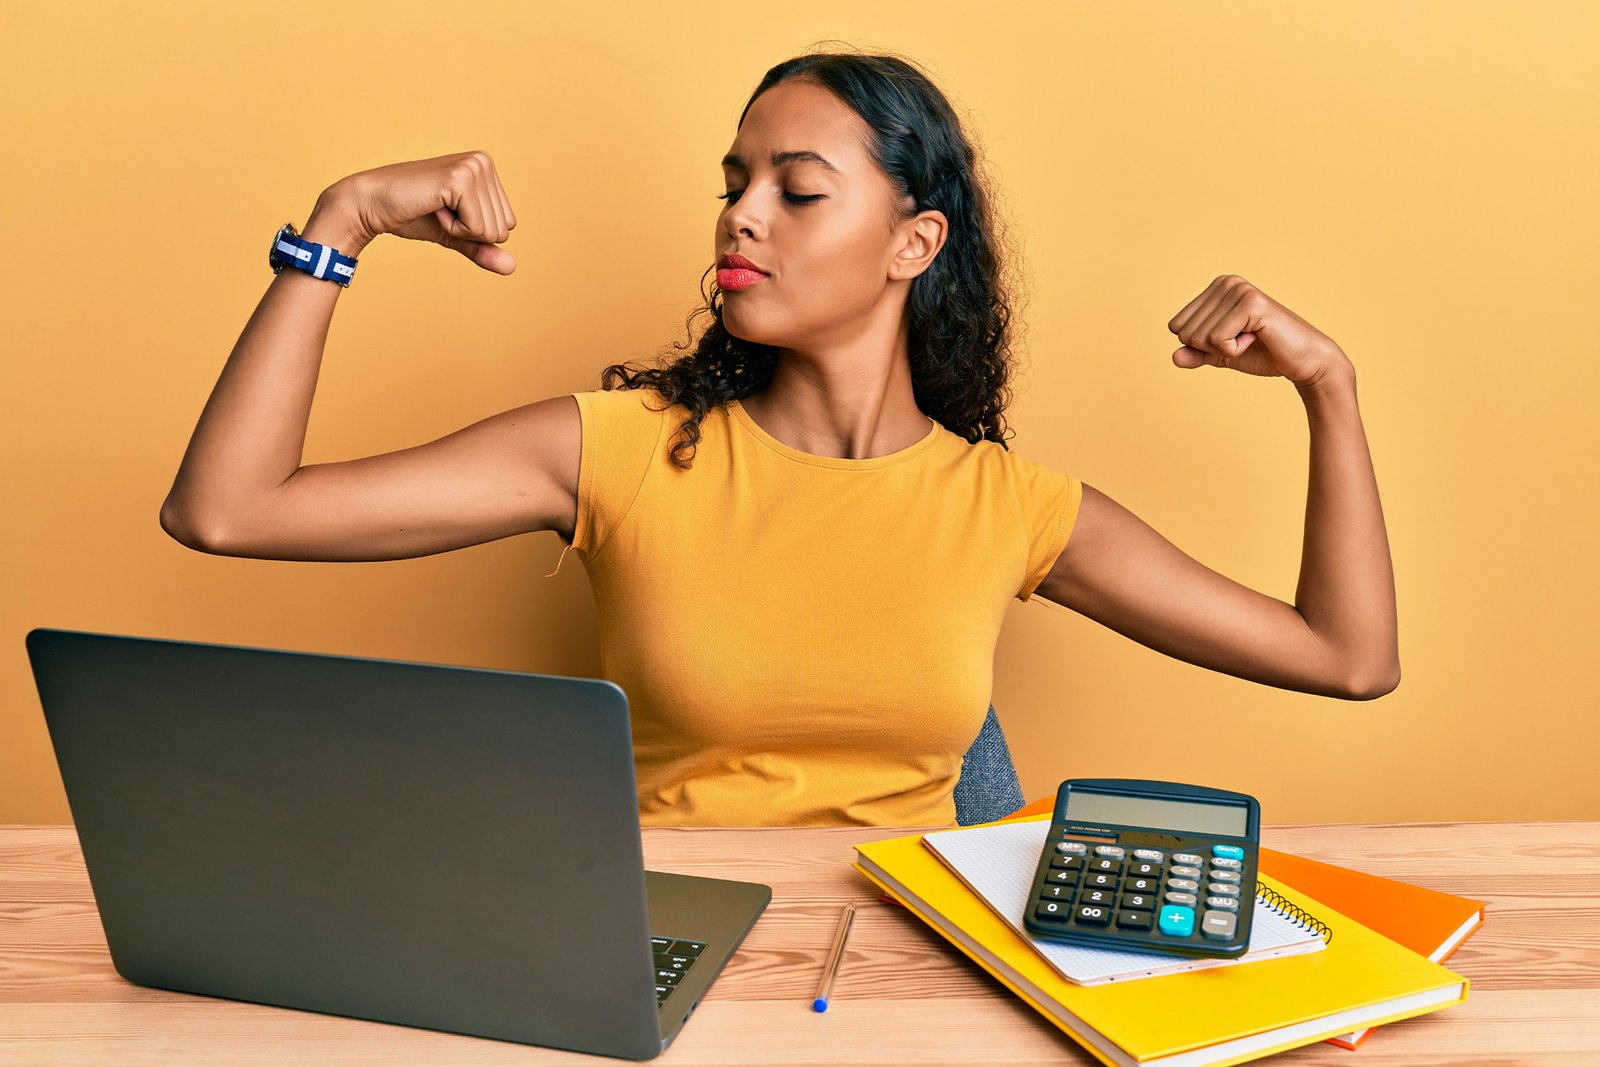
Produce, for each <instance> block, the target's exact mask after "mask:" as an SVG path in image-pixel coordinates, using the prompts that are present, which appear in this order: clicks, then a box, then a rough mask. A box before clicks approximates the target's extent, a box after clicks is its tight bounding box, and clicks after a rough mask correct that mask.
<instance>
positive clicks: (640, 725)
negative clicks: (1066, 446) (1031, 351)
mask: <svg viewBox="0 0 1600 1067" xmlns="http://www.w3.org/2000/svg"><path fill="white" fill-rule="evenodd" d="M572 395H573V396H574V397H576V399H577V401H578V407H579V411H580V412H581V415H582V421H583V451H582V457H581V460H580V468H579V478H578V480H579V489H578V515H577V526H576V528H575V530H574V535H573V543H572V545H573V548H574V549H575V550H576V551H577V553H578V555H579V558H581V559H582V560H583V562H584V566H585V567H586V568H587V570H588V572H589V580H590V583H591V584H592V585H593V587H594V593H595V601H596V604H597V606H598V610H599V616H600V644H601V666H602V673H603V674H604V676H605V677H606V678H608V679H610V680H611V681H613V682H615V683H616V684H617V685H619V686H620V687H621V688H622V690H623V692H625V693H626V694H627V696H628V703H629V706H630V708H631V710H632V721H633V741H634V754H635V761H636V768H637V771H638V786H639V808H640V819H641V821H642V822H643V823H644V824H645V825H647V826H652V825H653V826H662V825H678V826H689V825H694V826H773V825H777V826H800V825H812V826H819V825H883V826H913V825H930V824H950V823H953V822H954V821H955V804H954V801H953V800H952V799H951V793H952V790H954V788H955V784H956V780H957V778H958V777H959V776H960V773H961V758H962V756H963V755H964V754H965V753H966V751H967V748H968V747H969V746H970V745H971V744H972V740H973V738H974V737H976V736H977V733H978V728H979V726H981V725H982V723H983V717H984V714H985V713H986V712H987V710H988V707H989V703H990V698H991V692H992V687H993V680H994V678H993V675H994V650H995V643H996V641H997V640H998V638H999V635H1000V625H1001V623H1002V621H1003V620H1004V616H1005V610H1006V605H1007V604H1008V603H1010V601H1011V599H1012V598H1013V597H1015V598H1016V599H1019V600H1023V601H1026V600H1027V599H1028V598H1029V597H1030V596H1031V595H1032V593H1033V591H1034V589H1035V587H1037V586H1038V584H1039V583H1040V582H1041V581H1042V580H1043V579H1044V576H1045V575H1046V573H1048V572H1049V570H1050V567H1051V564H1053V563H1054V562H1055V560H1056V558H1057V557H1058V556H1059V555H1060V554H1061V551H1062V549H1063V548H1064V547H1066V543H1067V537H1068V535H1069V534H1070V533H1071V531H1072V526H1073V523H1074V521H1075V520H1076V518H1077V513H1078V504H1079V502H1080V500H1081V499H1082V493H1083V487H1082V483H1081V482H1080V481H1079V480H1078V479H1077V478H1075V477H1073V476H1072V475H1068V474H1063V473H1060V472H1057V471H1054V470H1051V469H1049V468H1047V467H1043V466H1041V465H1039V464H1036V463H1032V462H1030V461H1028V460H1025V459H1022V458H1021V457H1019V456H1017V455H1016V454H1015V453H1013V452H1008V451H1006V450H1005V449H1004V448H1002V447H1001V446H1000V445H998V444H996V443H994V442H991V441H982V442H979V443H978V444H969V443H968V442H967V441H966V440H964V439H963V438H961V437H959V436H957V435H956V434H953V433H951V432H950V431H949V430H946V429H945V428H944V427H942V426H939V425H937V424H935V425H934V426H933V427H932V428H931V429H930V430H929V431H928V435H927V436H926V437H924V438H923V439H922V440H921V441H919V442H917V443H916V444H914V445H911V446H910V447H908V448H904V449H901V450H900V451H898V452H895V453H892V454H891V455H887V456H878V457H875V458H872V459H839V458H835V457H831V456H815V455H811V454H809V453H805V452H801V451H799V450H797V449H794V448H791V447H789V446H788V445H785V444H784V443H782V442H781V441H779V440H777V439H776V438H775V437H773V436H771V435H770V434H768V433H767V432H766V431H764V430H762V429H761V428H760V427H759V426H758V425H756V423H755V421H754V420H753V419H751V418H750V416H749V414H748V413H747V412H746V411H745V410H744V408H743V407H742V406H741V405H740V404H739V403H738V401H733V402H732V403H730V404H729V405H727V406H726V407H717V408H713V409H712V410H711V411H710V412H709V413H708V414H707V415H706V417H705V419H704V420H703V421H702V422H701V424H700V432H701V439H700V442H699V444H698V446H697V448H696V451H695V455H694V459H693V466H692V467H691V468H690V469H689V470H687V471H685V470H682V469H680V468H678V467H676V466H674V465H673V464H672V462H671V460H670V447H671V443H672V439H673V437H674V435H675V433H676V431H677V427H678V424H679V423H680V422H682V420H683V419H684V418H685V417H686V416H687V412H686V410H685V409H684V408H683V407H681V406H680V405H672V406H670V407H667V406H666V405H665V404H664V402H663V401H662V399H661V396H660V394H658V393H656V392H655V391H654V390H653V389H618V390H610V391H606V390H599V391H594V392H585V393H574V394H572ZM652 408H663V409H664V410H660V411H656V410H652Z"/></svg>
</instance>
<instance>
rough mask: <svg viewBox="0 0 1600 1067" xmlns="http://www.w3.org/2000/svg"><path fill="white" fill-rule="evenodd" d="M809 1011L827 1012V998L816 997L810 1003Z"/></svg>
mask: <svg viewBox="0 0 1600 1067" xmlns="http://www.w3.org/2000/svg"><path fill="white" fill-rule="evenodd" d="M811 1010H812V1011H827V1010H828V998H827V997H818V998H817V999H816V1000H813V1001H812V1002H811Z"/></svg>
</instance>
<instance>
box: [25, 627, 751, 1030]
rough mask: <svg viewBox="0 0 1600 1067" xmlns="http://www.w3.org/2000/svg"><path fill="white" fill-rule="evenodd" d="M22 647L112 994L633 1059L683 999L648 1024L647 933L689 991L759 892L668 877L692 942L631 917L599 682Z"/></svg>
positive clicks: (746, 922)
mask: <svg viewBox="0 0 1600 1067" xmlns="http://www.w3.org/2000/svg"><path fill="white" fill-rule="evenodd" d="M27 647H28V653H29V657H30V659H31V661H32V664H33V670H34V676H35V680H36V682H37V684H38V688H39V695H40V701H41V704H42V706H43V708H44V713H45V718H46V721H47V724H48V727H49V731H50V738H51V742H52V744H53V745H54V747H55V751H56V758H57V762H58V764H59V766H60V769H61V776H62V781H63V784H64V785H65V787H66V791H67V798H68V802H69V804H70V806H71V809H72V815H73V820H74V822H75V823H76V826H77V831H78V837H79V841H80V843H81V845H82V848H83V855H84V861H85V865H86V867H87V869H88V873H89V878H90V883H91V886H92V888H93V891H94V896H95V901H96V904H97V906H98V907H99V910H100V914H101V919H102V923H103V925H104V927H105V932H106V940H107V943H108V945H109V946H110V950H111V958H112V961H113V963H114V965H115V966H116V969H117V971H118V972H119V973H120V974H121V975H123V977H125V978H127V979H128V980H129V981H132V982H136V983H138V984H141V985H148V986H157V987H161V988H166V989H175V990H182V991H186V992H193V993H203V994H208V995H211V996H220V997H229V998H233V999H238V1000H248V1001H257V1002H262V1003H267V1004H276V1005H281V1006H285V1007H293V1008H304V1009H309V1010H312V1011H318V1012H327V1013H331V1014H337V1015H348V1016H354V1017H358V1018H364V1019H374V1020H378V1021H383V1022H392V1023H400V1024H404V1025H409V1026H420V1027H427V1028H430V1029H436V1030H445V1031H453V1032H458V1033H464V1034H473V1035H477V1036H482V1037H492V1038H498V1039H501V1040H509V1041H518V1042H523V1043H527V1044H537V1045H549V1046H554V1047H558V1048H570V1049H576V1050H580V1051H584V1052H592V1053H599V1054H603V1055H611V1056H622V1057H627V1058H633V1059H645V1058H649V1057H651V1056H654V1055H656V1054H658V1053H659V1052H660V1051H661V1049H662V1048H663V1047H664V1046H665V1044H666V1042H667V1041H669V1040H670V1039H671V1037H672V1036H673V1035H674V1034H675V1033H676V1031H677V1028H678V1027H679V1026H681V1025H682V1022H683V1021H684V1020H686V1019H687V1017H688V1013H689V1010H690V1009H692V1006H693V1004H687V1005H685V1004H681V1003H680V1004H678V1005H674V1006H673V1007H672V1010H671V1012H670V1013H669V1012H668V1011H667V1010H666V1008H665V1007H663V1009H662V1010H661V1011H658V1009H657V991H656V968H655V962H654V959H655V958H654V956H653V955H652V948H651V943H650V937H651V934H652V933H657V932H659V933H664V934H666V935H667V936H670V937H674V938H679V937H698V938H699V939H700V940H702V941H703V942H704V943H705V944H706V956H707V958H706V960H705V962H706V963H707V964H708V966H707V967H705V968H704V969H703V970H702V971H701V973H699V974H694V975H693V977H694V979H695V983H696V984H695V988H694V989H693V990H692V991H691V996H692V999H693V1001H694V1002H695V1003H697V1002H698V1000H699V995H700V992H703V988H704V985H706V984H709V981H710V978H713V977H715V972H716V971H718V970H720V968H721V966H722V964H723V963H724V962H725V961H726V959H727V957H728V956H729V955H731V954H732V952H733V950H734V948H736V947H737V943H738V941H739V939H741V938H742V937H743V935H744V933H745V932H747V931H748V930H749V928H750V927H751V925H753V923H754V921H755V919H756V916H757V915H758V914H759V913H760V911H761V909H762V908H763V907H764V906H765V904H766V902H767V900H768V899H770V890H768V889H767V887H765V886H756V885H753V884H751V883H737V882H723V881H721V880H717V879H702V878H692V879H685V880H684V881H685V882H690V883H696V884H702V883H703V884H704V885H706V886H708V887H712V888H716V889H719V890H720V901H721V902H720V903H714V904H712V905H710V907H709V913H710V915H711V917H713V918H714V919H715V920H716V922H714V923H712V924H710V925H712V926H714V927H715V930H714V931H713V930H701V929H699V926H698V925H696V920H697V919H704V918H705V917H706V912H705V911H704V910H700V911H697V908H701V909H703V908H704V907H705V906H704V905H703V904H696V905H692V906H691V907H689V908H688V909H686V914H687V918H686V920H683V921H680V920H679V919H678V918H677V915H678V914H680V913H684V911H685V910H684V909H673V908H672V907H671V906H670V903H669V902H668V901H666V900H661V901H657V902H653V903H655V905H656V907H655V909H654V910H655V911H656V912H657V914H654V915H652V914H651V908H650V907H649V906H648V905H647V898H646V872H645V871H644V867H643V858H642V853H641V848H640V833H639V815H638V797H637V792H636V786H635V780H634V768H633V752H632V738H631V733H630V730H629V723H628V710H627V700H626V697H625V695H624V694H623V692H622V690H621V689H620V688H618V687H617V686H616V685H614V684H613V683H611V682H607V681H603V680H597V679H584V678H563V677H556V676H551V675H539V674H525V673H519V672H513V671H501V670H490V669H483V668H471V667H453V666H445V665H437V664H422V663H410V662H405V661H398V660H382V659H367V658H359V657H347V656H334V655H325V654H317V653H306V652H291V651H283V650H276V649H261V648H246V647H239V646H228V645H214V644H201V643H195V642H184V641H169V640H159V639H153V638H140V637H128V636H121V635H112V634H93V633H82V632H77V631H69V630H52V629H36V630H34V631H32V632H30V633H29V634H28V636H27ZM652 877H655V878H658V879H660V878H663V877H667V878H671V879H673V881H674V884H675V885H676V884H677V881H678V878H679V877H680V876H660V875H654V876H652ZM690 889H691V891H690V892H689V897H690V898H693V899H695V900H698V899H699V898H698V897H697V896H696V894H695V893H693V892H692V889H693V887H692V886H691V887H690ZM660 895H662V896H663V897H664V896H667V895H668V894H660ZM652 922H654V923H656V924H660V923H666V924H667V925H669V926H673V927H677V928H674V929H667V930H659V929H653V928H652ZM685 922H686V923H687V925H685ZM695 966H696V968H697V969H699V968H700V964H699V963H696V965H695ZM676 995H677V994H676V993H674V996H676ZM685 999H688V998H685ZM666 1003H667V1004H669V1005H670V1004H672V1000H671V999H670V998H669V1000H668V1001H667V1002H666ZM663 1021H666V1022H667V1024H668V1025H666V1026H665V1027H664V1026H663Z"/></svg>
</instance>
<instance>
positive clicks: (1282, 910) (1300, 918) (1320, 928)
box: [1256, 882, 1333, 945]
mask: <svg viewBox="0 0 1600 1067" xmlns="http://www.w3.org/2000/svg"><path fill="white" fill-rule="evenodd" d="M1256 896H1258V897H1260V898H1261V899H1262V900H1263V901H1264V902H1265V903H1266V905H1267V907H1269V908H1271V909H1272V910H1273V911H1275V912H1277V913H1278V914H1279V915H1282V916H1283V917H1284V918H1285V919H1288V920H1289V921H1290V922H1292V923H1294V924H1295V925H1296V926H1298V927H1300V929H1302V930H1310V931H1312V932H1314V933H1316V934H1318V935H1320V936H1321V937H1322V941H1323V943H1324V944H1329V945H1331V944H1332V943H1333V931H1332V930H1331V929H1330V928H1329V927H1328V924H1327V923H1325V922H1323V921H1322V920H1321V919H1319V918H1317V917H1316V916H1315V915H1313V914H1311V913H1310V912H1309V911H1306V910H1305V909H1304V908H1302V907H1300V906H1299V905H1298V904H1296V903H1294V901H1292V900H1290V899H1289V898H1288V897H1286V896H1284V895H1283V894H1282V893H1279V892H1278V891H1277V890H1275V889H1273V888H1272V887H1271V886H1265V885H1262V884H1261V883H1260V882H1257V883H1256Z"/></svg>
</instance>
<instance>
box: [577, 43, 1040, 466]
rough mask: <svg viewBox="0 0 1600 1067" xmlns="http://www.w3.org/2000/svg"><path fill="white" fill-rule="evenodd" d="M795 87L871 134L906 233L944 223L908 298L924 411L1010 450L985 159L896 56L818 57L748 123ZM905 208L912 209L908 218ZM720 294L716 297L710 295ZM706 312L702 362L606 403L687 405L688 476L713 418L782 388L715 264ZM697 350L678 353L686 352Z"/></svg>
mask: <svg viewBox="0 0 1600 1067" xmlns="http://www.w3.org/2000/svg"><path fill="white" fill-rule="evenodd" d="M790 78H805V79H808V80H809V81H811V82H813V83H815V84H817V85H820V86H821V87H823V88H826V89H828V90H830V91H831V92H832V93H833V94H834V95H835V96H837V97H838V98H839V99H840V100H841V101H843V102H844V103H845V104H847V105H849V106H850V107H851V108H852V109H853V110H854V111H855V112H856V114H858V115H860V116H861V117H862V119H863V120H865V122H866V124H867V126H868V128H869V131H870V135H869V137H868V141H867V150H868V152H869V153H870V155H871V156H872V158H873V160H874V161H875V162H876V163H877V164H878V166H879V167H881V168H882V169H883V171H884V173H885V174H887V175H888V176H889V178H890V180H891V181H892V182H893V184H894V185H895V187H896V188H897V189H898V190H899V191H900V194H901V195H900V198H899V200H898V201H897V203H896V204H895V208H894V210H895V211H896V212H897V213H898V214H899V217H900V218H902V219H909V218H912V217H914V216H915V215H916V214H917V213H918V212H920V211H926V210H929V209H934V210H938V211H941V212H943V213H944V216H945V218H946V220H947V221H948V224H949V225H948V231H947V233H946V236H945V243H944V246H943V247H942V248H941V249H940V250H939V254H938V255H936V256H935V257H934V259H933V262H932V263H930V264H929V265H928V268H927V269H926V270H924V271H923V272H922V273H921V274H919V275H917V276H916V277H915V278H913V279H912V281H911V287H910V293H909V295H908V297H907V310H908V314H909V319H910V322H909V329H908V333H909V346H908V347H909V351H908V355H909V357H910V363H911V381H912V392H913V395H914V396H915V398H916V403H917V407H918V408H919V409H920V410H921V411H922V412H923V413H924V414H926V415H928V416H929V417H931V418H933V419H934V420H935V421H937V422H938V423H939V424H940V425H942V426H944V427H945V428H946V429H948V430H950V431H951V432H952V433H955V434H958V435H960V436H961V437H963V438H965V439H966V440H967V441H968V442H971V443H976V442H978V441H984V440H988V441H995V442H998V443H999V444H1000V446H1001V447H1002V448H1008V449H1009V446H1008V445H1007V444H1006V440H1007V438H1008V437H1009V436H1010V435H1011V431H1010V430H1009V428H1008V427H1007V426H1006V421H1005V409H1006V406H1007V405H1008V404H1009V403H1010V401H1011V391H1010V384H1009V383H1010V379H1011V376H1012V371H1013V363H1014V358H1013V354H1012V351H1011V317H1012V314H1011V307H1010V305H1011V292H1010V290H1011V287H1012V286H1011V283H1009V282H1008V280H1007V279H1006V278H1005V277H1004V273H1005V271H1004V259H1003V257H1002V256H1001V254H1000V251H1001V240H1000V235H999V228H998V225H997V220H996V218H995V213H994V211H993V208H992V194H991V192H990V189H989V187H988V184H987V182H986V181H985V180H984V179H983V177H982V175H981V174H980V173H979V169H978V156H977V153H976V152H975V151H974V150H973V147H972V144H971V142H970V141H969V140H968V138H967V136H966V134H965V133H964V131H963V130H962V125H961V121H960V119H958V118H957V116H956V113H955V111H954V110H953V109H952V108H951V106H950V103H949V101H948V100H947V99H946V98H945V96H944V94H943V93H942V92H940V90H939V89H938V88H937V87H936V86H934V84H933V82H932V81H930V80H929V78H928V77H927V76H926V75H925V74H924V73H923V72H922V71H921V70H920V69H919V68H918V67H917V66H915V65H914V64H913V63H912V62H911V61H908V60H905V59H902V58H900V57H898V56H894V55H887V54H868V53H848V52H811V53H806V54H803V55H798V56H795V57H794V58H792V59H787V60H784V61H783V62H782V63H779V64H778V65H777V66H775V67H773V68H772V69H771V70H769V71H767V73H766V76H765V77H763V78H762V80H761V84H760V85H758V86H756V90H755V92H753V93H751V94H750V99H749V100H748V101H746V102H745V106H744V111H742V112H740V115H739V124H740V125H743V123H744V118H745V115H747V114H748V113H749V111H750V106H751V104H753V103H755V101H756V98H757V97H759V96H760V95H761V94H762V93H764V92H766V91H767V90H768V89H770V88H772V87H773V86H774V85H777V84H779V83H780V82H784V81H787V80H788V79H790ZM906 198H910V200H911V201H912V206H911V207H910V208H907V207H905V206H904V205H905V203H906ZM708 280H709V292H708V290H707V284H708ZM700 286H701V295H702V296H704V297H705V304H704V305H703V306H701V307H699V308H697V309H695V310H694V311H692V312H691V313H690V314H689V318H688V321H687V324H686V325H687V328H688V330H689V333H690V335H691V337H692V332H693V323H694V320H695V319H696V318H697V317H699V316H701V315H706V314H709V315H710V316H711V319H712V321H711V324H710V325H709V326H708V327H707V328H706V331H705V333H704V334H703V335H701V337H700V339H699V342H698V344H696V345H695V348H694V351H693V352H691V353H689V354H688V355H683V356H679V357H677V358H675V359H674V358H672V357H671V356H670V355H668V356H666V358H665V360H664V361H663V362H662V364H661V365H659V366H655V367H648V368H640V369H630V365H629V364H626V363H618V364H613V365H611V366H609V367H607V368H606V369H605V370H604V371H603V372H602V373H601V377H600V381H601V387H602V388H603V389H607V390H609V389H614V388H622V389H638V388H643V387H649V388H652V389H654V390H655V391H656V392H657V393H659V394H660V396H661V398H662V399H663V400H665V401H666V404H667V406H671V405H672V404H682V405H683V406H684V407H685V408H686V409H688V412H689V417H688V418H687V419H685V420H684V421H683V422H682V423H681V424H680V425H679V427H678V434H677V436H676V437H675V439H674V443H673V446H672V462H673V463H674V464H676V465H677V466H679V467H681V468H683V469H686V470H687V469H688V468H689V467H690V466H691V464H692V460H693V457H694V450H695V446H696V444H697V443H698V442H699V441H700V421H701V420H702V419H703V418H705V416H706V414H707V413H708V412H709V411H710V410H711V408H712V407H713V406H714V405H719V404H726V403H727V402H728V401H730V400H734V399H742V398H744V397H747V396H753V395H755V394H756V393H759V392H761V391H762V390H763V389H765V388H766V387H767V385H768V384H769V383H770V382H771V381H772V374H773V370H774V368H775V367H776V366H777V361H778V355H779V353H780V351H781V350H780V349H778V348H776V347H774V346H771V345H763V344H757V343H754V342H751V341H745V340H741V339H740V338H738V337H734V336H733V335H732V334H730V333H729V332H728V330H727V328H726V327H725V326H724V325H723V322H722V302H721V290H719V289H718V288H717V286H716V279H715V263H713V264H712V266H711V267H708V268H707V269H706V272H705V274H704V275H702V276H701V279H700ZM692 343H694V342H693V341H692V340H686V341H684V342H683V343H674V344H673V345H672V346H671V347H672V348H673V349H676V350H678V351H682V350H683V349H685V348H688V347H689V345H690V344H692Z"/></svg>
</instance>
